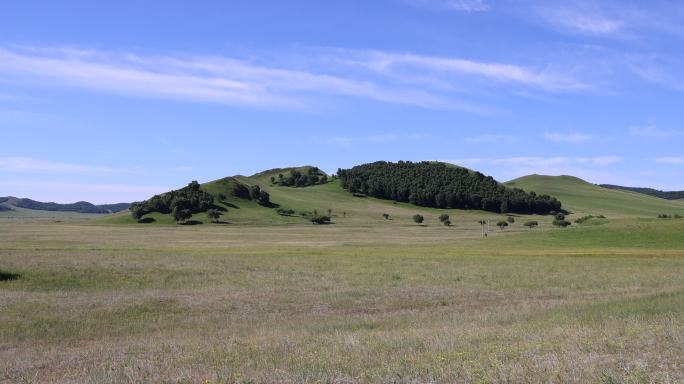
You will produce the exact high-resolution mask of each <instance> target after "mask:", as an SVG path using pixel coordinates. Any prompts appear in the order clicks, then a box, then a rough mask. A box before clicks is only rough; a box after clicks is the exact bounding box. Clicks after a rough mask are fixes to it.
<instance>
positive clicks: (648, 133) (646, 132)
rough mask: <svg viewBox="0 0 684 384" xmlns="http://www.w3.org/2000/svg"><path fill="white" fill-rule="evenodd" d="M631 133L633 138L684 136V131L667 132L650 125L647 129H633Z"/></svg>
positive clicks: (630, 130)
mask: <svg viewBox="0 0 684 384" xmlns="http://www.w3.org/2000/svg"><path fill="white" fill-rule="evenodd" d="M629 133H630V134H631V135H632V136H643V137H672V136H678V135H682V134H684V132H682V131H673V130H665V129H660V128H658V127H656V126H655V125H648V126H645V127H636V126H635V127H631V128H630V129H629Z"/></svg>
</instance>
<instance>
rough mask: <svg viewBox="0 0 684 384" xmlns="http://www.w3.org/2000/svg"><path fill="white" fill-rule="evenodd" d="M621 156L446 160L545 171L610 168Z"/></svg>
mask: <svg viewBox="0 0 684 384" xmlns="http://www.w3.org/2000/svg"><path fill="white" fill-rule="evenodd" d="M622 160H623V158H622V157H621V156H597V157H569V156H552V157H538V156H518V157H504V158H466V159H454V160H444V161H447V162H450V163H453V164H461V165H482V164H486V165H494V166H509V167H511V166H512V167H526V168H535V167H537V168H539V169H545V168H548V167H552V166H568V165H591V166H600V167H604V166H609V165H613V164H617V163H619V162H621V161H622Z"/></svg>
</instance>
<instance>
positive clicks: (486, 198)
mask: <svg viewBox="0 0 684 384" xmlns="http://www.w3.org/2000/svg"><path fill="white" fill-rule="evenodd" d="M337 176H338V177H339V178H340V181H341V184H342V187H343V188H345V189H346V190H348V191H349V192H351V193H354V194H364V195H368V196H372V197H377V198H381V199H389V200H394V201H400V202H408V203H412V204H415V205H419V206H424V207H434V208H458V209H481V210H484V211H490V212H497V213H509V212H511V213H521V214H531V213H536V214H548V213H550V212H558V211H560V210H561V202H560V201H558V200H557V199H556V198H554V197H551V196H548V195H537V194H536V193H534V192H529V193H528V192H525V191H523V190H522V189H519V188H508V187H506V186H504V185H502V184H500V183H498V182H497V181H496V180H494V179H493V178H492V177H491V176H485V175H483V174H482V173H480V172H472V171H469V170H467V169H465V168H460V167H455V166H450V165H447V164H444V163H438V162H428V161H424V162H419V163H414V162H410V161H400V162H398V163H391V162H385V161H378V162H375V163H371V164H364V165H359V166H356V167H353V168H351V169H339V170H338V171H337Z"/></svg>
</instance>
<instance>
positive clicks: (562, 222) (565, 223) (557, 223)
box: [553, 219, 572, 228]
mask: <svg viewBox="0 0 684 384" xmlns="http://www.w3.org/2000/svg"><path fill="white" fill-rule="evenodd" d="M553 225H555V226H556V227H560V228H565V227H568V226H570V225H572V223H571V222H569V221H567V220H558V219H556V220H554V221H553Z"/></svg>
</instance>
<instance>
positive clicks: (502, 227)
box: [496, 220, 508, 231]
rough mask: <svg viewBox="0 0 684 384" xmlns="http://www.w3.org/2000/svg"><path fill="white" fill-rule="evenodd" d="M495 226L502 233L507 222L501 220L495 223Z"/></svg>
mask: <svg viewBox="0 0 684 384" xmlns="http://www.w3.org/2000/svg"><path fill="white" fill-rule="evenodd" d="M496 226H497V227H499V228H500V229H501V230H502V231H503V230H504V228H506V227H508V222H507V221H504V220H501V221H499V222H498V223H496Z"/></svg>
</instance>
